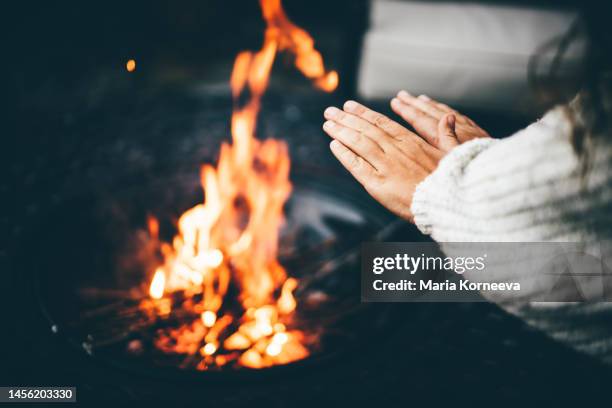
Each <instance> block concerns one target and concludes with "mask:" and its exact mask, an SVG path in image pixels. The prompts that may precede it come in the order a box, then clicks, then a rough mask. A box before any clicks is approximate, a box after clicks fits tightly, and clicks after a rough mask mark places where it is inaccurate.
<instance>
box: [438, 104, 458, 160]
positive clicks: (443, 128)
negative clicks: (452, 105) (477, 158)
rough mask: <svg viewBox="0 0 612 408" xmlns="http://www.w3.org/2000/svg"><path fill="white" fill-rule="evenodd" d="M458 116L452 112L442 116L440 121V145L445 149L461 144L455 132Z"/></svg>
mask: <svg viewBox="0 0 612 408" xmlns="http://www.w3.org/2000/svg"><path fill="white" fill-rule="evenodd" d="M455 124H456V118H455V115H454V114H452V113H447V114H446V115H444V116H442V118H441V119H440V122H438V147H439V148H440V149H442V150H444V151H449V150H451V149H452V148H453V147H455V146H457V145H458V144H459V140H458V139H457V134H456V133H455Z"/></svg>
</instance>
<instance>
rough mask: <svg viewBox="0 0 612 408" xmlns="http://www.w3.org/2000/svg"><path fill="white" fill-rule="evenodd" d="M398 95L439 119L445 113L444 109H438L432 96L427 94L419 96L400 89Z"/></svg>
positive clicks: (407, 102)
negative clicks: (432, 101) (432, 100)
mask: <svg viewBox="0 0 612 408" xmlns="http://www.w3.org/2000/svg"><path fill="white" fill-rule="evenodd" d="M397 97H398V99H399V100H401V101H402V102H404V103H406V104H408V105H411V106H414V107H415V108H417V109H420V110H421V111H423V112H425V113H427V114H428V115H430V116H432V117H434V118H435V119H437V120H440V118H441V117H442V115H444V113H445V112H444V111H442V110H440V109H438V108H437V107H436V106H435V105H434V104H433V103H431V98H429V97H428V96H425V95H421V96H419V97H418V98H417V97H414V96H412V95H410V94H409V93H408V92H406V91H399V92H398V93H397Z"/></svg>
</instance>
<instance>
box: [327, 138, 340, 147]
mask: <svg viewBox="0 0 612 408" xmlns="http://www.w3.org/2000/svg"><path fill="white" fill-rule="evenodd" d="M338 143H340V142H338V141H337V140H336V139H334V140H332V141H331V143H330V144H329V148H330V149H332V150H334V149H336V148H338Z"/></svg>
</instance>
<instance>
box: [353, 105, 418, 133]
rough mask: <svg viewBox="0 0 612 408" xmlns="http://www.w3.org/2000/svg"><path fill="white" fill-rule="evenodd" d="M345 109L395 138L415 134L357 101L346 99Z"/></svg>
mask: <svg viewBox="0 0 612 408" xmlns="http://www.w3.org/2000/svg"><path fill="white" fill-rule="evenodd" d="M344 111H345V112H348V113H352V114H354V115H356V116H358V117H360V118H362V119H364V120H365V121H367V122H369V123H371V124H372V125H374V126H376V127H377V128H378V129H380V130H382V131H383V132H385V133H386V134H387V135H389V136H391V137H392V138H394V139H401V138H403V137H406V136H407V135H413V136H414V134H413V133H412V132H411V131H410V130H408V129H406V128H405V127H403V126H402V125H400V124H399V123H397V122H395V121H394V120H391V119H389V118H388V117H386V116H385V115H383V114H381V113H378V112H375V111H373V110H372V109H369V108H367V107H365V106H363V105H361V104H359V103H357V102H355V101H346V103H345V104H344Z"/></svg>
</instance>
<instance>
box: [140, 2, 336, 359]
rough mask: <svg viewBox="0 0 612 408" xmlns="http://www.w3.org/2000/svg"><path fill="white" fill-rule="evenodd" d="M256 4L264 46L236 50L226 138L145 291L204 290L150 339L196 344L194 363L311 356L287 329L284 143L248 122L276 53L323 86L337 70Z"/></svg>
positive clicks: (176, 347) (281, 17) (297, 31)
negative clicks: (235, 299)
mask: <svg viewBox="0 0 612 408" xmlns="http://www.w3.org/2000/svg"><path fill="white" fill-rule="evenodd" d="M260 5H261V8H262V11H263V16H264V19H265V21H266V23H267V28H266V31H265V35H264V43H263V46H262V48H261V49H260V50H259V51H257V52H250V51H243V52H241V53H239V54H238V55H237V57H236V60H235V62H234V68H233V71H232V74H231V77H230V85H231V90H232V96H233V98H234V101H235V103H234V105H235V108H234V112H233V115H232V122H231V133H232V144H227V143H223V144H222V145H221V151H220V155H219V161H218V164H217V167H216V168H213V167H212V166H210V165H207V164H205V165H203V166H202V171H201V182H202V187H203V188H204V192H205V201H204V203H202V204H198V205H196V206H195V207H193V208H191V209H189V210H187V211H186V212H185V213H183V215H181V217H180V218H179V221H178V234H177V235H176V236H175V237H174V240H173V242H172V245H169V244H165V243H163V244H162V253H163V254H164V263H163V265H161V266H160V267H159V268H158V269H157V271H156V273H155V275H154V276H153V279H152V281H151V284H150V288H149V294H150V296H151V298H153V299H161V298H162V297H163V296H164V293H171V292H175V291H184V292H185V293H187V294H192V295H195V294H201V295H202V296H201V299H202V300H201V301H199V302H198V303H197V304H194V305H191V306H186V305H189V304H188V303H187V302H185V305H182V306H181V307H184V308H185V307H190V308H191V309H192V310H193V311H194V312H197V315H196V316H197V318H195V319H194V321H193V322H192V324H190V325H184V326H182V327H179V328H178V329H176V330H172V331H170V332H169V334H167V335H165V336H163V335H162V336H161V337H160V338H158V339H157V341H156V345H157V347H159V348H160V349H162V350H164V351H167V352H174V353H188V354H196V353H197V352H198V351H199V354H200V356H201V357H202V358H203V360H202V361H201V362H200V364H198V369H207V368H208V367H209V366H210V365H212V364H215V363H216V364H220V362H221V363H222V364H225V363H227V362H228V361H231V360H232V359H234V360H236V361H237V363H238V364H240V365H243V366H246V367H251V368H262V367H266V366H270V365H274V364H286V363H289V362H292V361H295V360H299V359H302V358H304V357H306V356H308V354H309V352H308V349H307V348H306V347H305V346H304V344H303V343H304V335H303V333H302V332H300V331H299V330H292V331H287V329H286V324H290V323H291V319H290V318H291V315H292V313H293V312H294V310H295V309H296V306H297V302H296V300H295V298H294V296H293V291H294V290H295V288H296V287H297V284H298V282H297V280H296V279H294V278H287V274H286V272H285V269H284V268H283V267H282V265H281V264H280V263H279V262H278V260H277V252H278V233H279V229H280V227H281V224H282V222H283V206H284V204H285V201H286V200H287V198H288V197H289V195H290V193H291V183H290V181H289V169H290V159H289V154H288V151H287V145H286V144H285V143H284V142H282V141H279V140H274V139H267V140H263V141H262V140H258V139H256V138H255V125H256V122H257V116H258V114H259V110H260V105H261V103H260V102H261V97H262V95H263V93H264V92H265V90H266V88H267V86H268V80H269V76H270V71H271V69H272V65H273V63H274V59H275V57H276V54H277V52H279V51H289V52H290V53H291V54H293V55H294V56H295V66H296V67H297V69H298V70H300V71H301V72H302V73H303V74H304V75H305V76H306V77H307V78H309V79H311V80H312V81H313V83H314V85H315V86H317V87H318V88H320V89H322V90H324V91H328V92H329V91H332V90H334V89H335V88H336V86H337V84H338V74H337V73H336V72H335V71H326V70H325V68H324V65H323V59H322V58H321V54H320V53H319V52H318V51H316V50H315V49H314V41H313V40H312V38H311V37H310V36H309V35H308V33H306V31H304V30H302V29H301V28H299V27H297V26H295V25H294V24H293V23H292V22H291V21H289V19H288V18H287V16H286V15H285V13H284V11H283V9H282V6H281V2H280V0H261V1H260ZM247 88H248V91H249V96H250V98H249V100H248V102H247V103H246V104H244V105H243V106H239V104H238V99H239V97H240V96H241V95H242V94H243V92H245V90H246V89H247ZM148 224H149V230H150V232H151V236H152V237H155V239H157V236H158V230H159V224H158V223H157V221H156V220H154V219H149V221H148ZM230 281H232V282H233V284H235V285H236V286H237V288H238V289H239V293H240V294H239V301H240V302H241V304H242V307H243V308H244V310H245V313H244V315H243V316H242V317H241V318H240V319H239V325H238V327H237V329H236V330H235V331H234V332H233V333H229V332H226V329H227V328H228V327H230V325H231V324H232V321H233V320H234V319H233V317H232V316H231V314H230V313H229V312H225V311H224V310H222V306H223V301H224V298H225V296H226V294H227V291H228V288H229V285H230ZM279 290H280V296H279V298H278V299H275V293H276V292H277V291H279ZM233 350H234V351H233ZM235 350H239V351H240V353H239V354H235ZM228 351H229V352H232V351H233V353H234V354H235V357H232V356H233V354H231V353H228ZM220 352H225V354H218V353H220ZM216 353H217V354H218V355H217V356H216V358H213V357H212V356H213V355H214V354H216Z"/></svg>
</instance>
